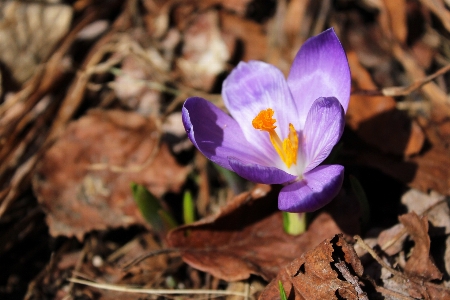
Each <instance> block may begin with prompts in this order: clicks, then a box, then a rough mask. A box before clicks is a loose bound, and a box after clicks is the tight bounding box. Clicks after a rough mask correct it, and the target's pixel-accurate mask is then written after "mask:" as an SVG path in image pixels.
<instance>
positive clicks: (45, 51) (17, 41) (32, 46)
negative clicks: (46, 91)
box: [0, 1, 73, 83]
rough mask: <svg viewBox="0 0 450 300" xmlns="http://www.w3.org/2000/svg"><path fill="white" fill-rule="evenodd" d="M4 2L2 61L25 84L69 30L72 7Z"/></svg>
mask: <svg viewBox="0 0 450 300" xmlns="http://www.w3.org/2000/svg"><path fill="white" fill-rule="evenodd" d="M1 5H2V6H3V7H1V8H2V10H1V15H2V17H1V18H0V61H1V62H2V63H3V64H4V65H6V67H7V68H8V69H9V70H10V71H11V74H12V76H13V77H14V79H15V80H16V81H18V82H19V83H23V82H25V81H26V80H27V79H29V78H30V77H31V76H32V75H33V74H34V72H35V70H36V68H37V66H38V65H39V64H40V63H42V62H43V61H44V60H45V59H47V58H48V56H49V55H50V53H51V51H52V50H53V48H54V47H55V45H56V43H58V41H59V40H60V39H61V38H62V37H63V36H64V35H65V34H66V33H67V31H68V30H69V27H70V24H71V21H72V13H73V11H72V7H71V6H70V5H65V4H58V3H52V4H51V5H49V4H48V3H38V2H31V3H30V2H22V1H7V2H6V3H4V4H1Z"/></svg>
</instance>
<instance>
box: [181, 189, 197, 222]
mask: <svg viewBox="0 0 450 300" xmlns="http://www.w3.org/2000/svg"><path fill="white" fill-rule="evenodd" d="M183 221H184V224H191V223H194V221H195V207H194V200H193V199H192V195H191V192H190V191H185V192H184V195H183Z"/></svg>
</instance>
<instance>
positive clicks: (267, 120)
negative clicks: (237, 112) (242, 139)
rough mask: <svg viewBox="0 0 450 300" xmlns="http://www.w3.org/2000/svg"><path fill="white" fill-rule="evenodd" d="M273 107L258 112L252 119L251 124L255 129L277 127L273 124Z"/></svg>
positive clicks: (266, 129)
mask: <svg viewBox="0 0 450 300" xmlns="http://www.w3.org/2000/svg"><path fill="white" fill-rule="evenodd" d="M273 113H274V111H273V109H271V108H268V109H265V110H262V111H260V112H259V114H258V115H257V116H256V117H255V118H254V119H253V121H252V125H253V127H254V128H255V129H259V130H264V131H269V130H273V129H275V128H277V126H274V125H273V124H275V122H276V121H277V120H275V119H274V118H273Z"/></svg>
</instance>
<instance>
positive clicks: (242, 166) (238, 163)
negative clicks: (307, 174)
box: [228, 157, 296, 184]
mask: <svg viewBox="0 0 450 300" xmlns="http://www.w3.org/2000/svg"><path fill="white" fill-rule="evenodd" d="M228 161H229V163H230V166H231V168H233V171H234V172H236V173H237V174H238V175H239V176H241V177H243V178H245V179H247V180H250V181H253V182H258V183H265V184H281V183H286V182H289V181H292V180H294V179H295V178H296V176H294V175H291V174H288V173H286V172H284V171H282V170H280V169H277V168H274V167H264V166H261V165H258V164H252V163H245V162H243V161H242V160H239V159H237V158H235V157H229V158H228Z"/></svg>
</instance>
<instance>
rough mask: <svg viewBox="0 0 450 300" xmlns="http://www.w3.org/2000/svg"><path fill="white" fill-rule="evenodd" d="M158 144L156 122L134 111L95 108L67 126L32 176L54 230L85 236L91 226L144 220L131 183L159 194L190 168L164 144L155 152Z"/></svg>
mask: <svg viewBox="0 0 450 300" xmlns="http://www.w3.org/2000/svg"><path fill="white" fill-rule="evenodd" d="M157 144H158V134H157V132H156V129H155V125H154V124H153V122H152V121H151V120H148V119H146V118H144V117H142V116H140V115H138V114H136V113H129V112H124V111H119V110H113V111H101V110H93V111H90V112H89V113H88V115H87V116H85V117H82V118H81V119H80V120H78V121H75V122H73V123H72V124H71V125H69V126H68V128H67V130H66V131H65V133H64V135H63V137H62V138H60V139H59V140H58V141H57V142H56V143H55V144H54V145H53V146H52V147H51V148H50V149H49V150H48V151H47V152H46V153H45V155H44V157H43V158H42V160H41V162H40V164H39V166H38V167H37V170H36V173H35V174H34V179H33V188H34V191H35V193H36V196H37V197H38V200H39V202H40V203H41V205H42V206H43V207H44V209H45V211H46V213H47V223H48V225H49V227H50V233H51V234H52V235H53V236H57V235H66V236H76V237H77V238H78V239H81V238H82V237H83V235H84V233H86V232H88V231H90V230H93V229H97V230H100V229H105V228H108V227H119V226H129V225H131V224H136V223H139V224H146V222H145V221H144V220H143V218H142V216H141V214H140V212H139V210H138V209H137V207H136V205H135V203H134V200H133V198H132V196H131V190H130V183H131V182H133V181H134V182H137V183H139V184H143V185H144V186H146V187H147V188H148V189H149V190H150V191H151V192H152V193H153V194H154V195H156V196H157V197H160V196H162V195H163V194H164V193H165V192H167V191H178V189H179V188H180V186H181V184H183V182H184V180H185V178H186V175H187V172H188V168H186V167H181V166H179V165H178V164H177V163H176V162H175V159H174V158H173V157H172V155H171V154H170V153H169V151H168V149H167V147H166V146H165V145H164V144H162V145H161V149H159V151H157V152H154V151H155V150H157V149H156V148H155V147H157ZM154 154H156V156H153V155H154Z"/></svg>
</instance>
